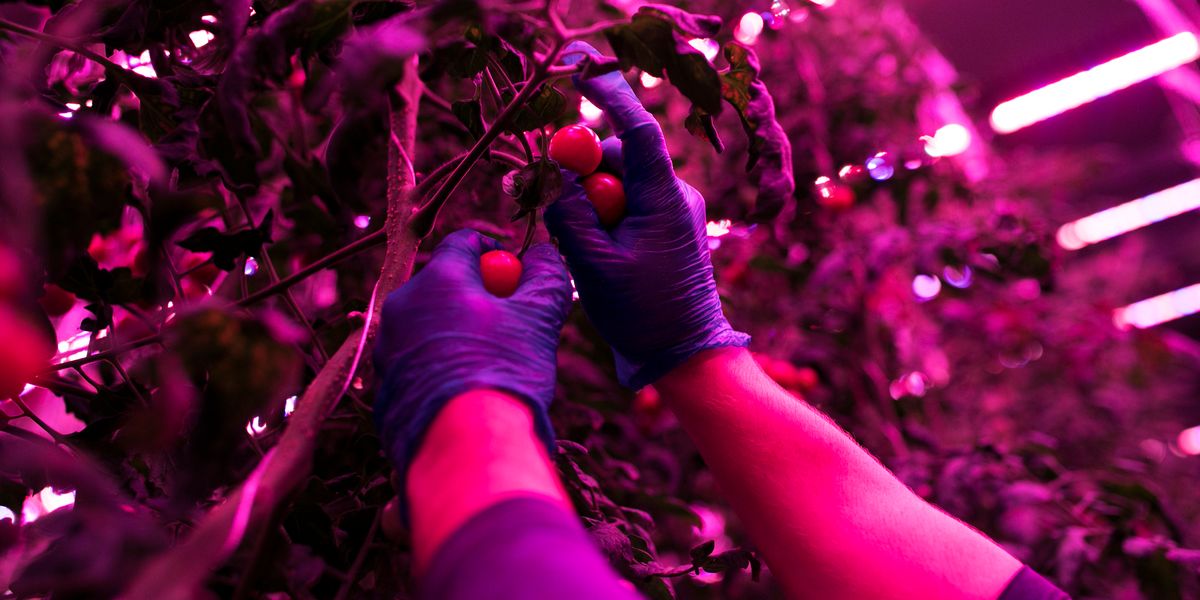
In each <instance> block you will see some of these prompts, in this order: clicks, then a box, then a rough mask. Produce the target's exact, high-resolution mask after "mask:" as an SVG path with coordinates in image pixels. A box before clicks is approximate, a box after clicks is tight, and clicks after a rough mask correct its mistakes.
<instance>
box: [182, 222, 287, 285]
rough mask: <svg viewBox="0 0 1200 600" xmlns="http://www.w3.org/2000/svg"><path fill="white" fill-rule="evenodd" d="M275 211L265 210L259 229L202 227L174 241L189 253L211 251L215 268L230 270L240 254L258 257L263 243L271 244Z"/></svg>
mask: <svg viewBox="0 0 1200 600" xmlns="http://www.w3.org/2000/svg"><path fill="white" fill-rule="evenodd" d="M274 215H275V213H274V211H268V212H267V215H266V216H265V217H263V220H262V223H260V224H259V225H258V227H252V228H250V229H243V230H241V231H235V232H233V233H225V232H223V231H221V230H219V229H217V228H215V227H203V228H201V229H197V230H196V231H194V232H192V234H191V235H189V236H187V237H186V238H184V239H183V240H180V241H179V242H177V243H178V244H179V246H180V247H182V248H184V249H187V250H191V251H192V252H211V253H212V262H213V264H214V265H216V266H217V268H219V269H222V270H225V271H232V270H233V267H234V262H235V261H236V260H237V259H238V258H240V257H241V256H242V255H248V256H258V252H259V249H260V248H262V245H263V244H269V243H271V222H272V220H273V219H274Z"/></svg>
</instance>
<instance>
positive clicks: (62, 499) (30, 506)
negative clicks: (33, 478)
mask: <svg viewBox="0 0 1200 600" xmlns="http://www.w3.org/2000/svg"><path fill="white" fill-rule="evenodd" d="M74 504H75V490H63V491H62V493H59V492H58V491H56V490H54V489H53V488H49V487H46V488H42V491H40V492H38V493H36V494H31V495H29V496H28V497H27V498H25V502H24V504H22V505H21V520H22V521H23V522H25V523H32V522H34V521H36V520H38V519H40V518H42V517H44V516H46V515H48V514H50V513H52V512H54V511H56V510H58V509H60V508H69V507H71V506H74Z"/></svg>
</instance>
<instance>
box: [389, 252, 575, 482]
mask: <svg viewBox="0 0 1200 600" xmlns="http://www.w3.org/2000/svg"><path fill="white" fill-rule="evenodd" d="M498 247H499V244H497V243H496V242H495V240H492V239H490V238H487V237H485V236H483V235H481V234H479V233H478V232H475V231H472V230H469V229H464V230H461V231H457V232H455V233H453V234H451V235H449V236H447V237H446V239H445V240H443V241H442V243H441V244H439V245H438V246H437V248H436V249H434V251H433V257H432V258H431V259H430V261H429V264H428V265H426V266H425V268H424V269H421V271H420V272H419V273H417V275H416V276H414V277H413V278H412V280H410V281H409V282H408V283H406V284H404V285H403V286H401V287H400V288H399V289H398V290H396V291H395V292H392V294H391V295H390V296H388V299H387V302H386V303H385V304H384V307H383V317H382V321H381V324H380V328H379V339H378V341H377V342H376V344H375V369H376V371H377V372H378V373H379V378H380V382H381V383H380V386H379V392H378V395H377V396H376V398H375V424H376V428H377V430H378V432H379V435H380V438H381V439H382V440H383V444H384V449H385V451H386V452H387V453H388V455H389V457H390V458H391V459H392V461H393V462H394V464H395V467H396V472H397V473H398V474H399V477H398V479H399V481H400V482H401V485H403V484H404V482H405V479H406V477H405V475H406V473H407V470H408V465H409V463H410V462H411V461H412V458H413V456H414V454H415V453H416V451H417V448H418V447H419V445H420V443H421V440H422V439H423V437H424V435H425V431H426V429H427V428H428V427H429V424H430V423H431V422H432V421H433V419H434V417H435V416H437V413H438V411H440V410H441V408H442V407H443V406H445V405H446V403H447V402H449V401H450V400H451V399H453V398H454V397H456V396H458V395H460V394H462V393H464V392H468V391H471V390H475V389H481V388H488V389H496V390H502V391H504V392H508V393H510V394H512V395H513V396H514V397H516V398H518V399H520V400H522V401H524V402H525V403H526V404H528V405H529V407H530V409H532V412H533V420H534V427H535V429H536V433H537V435H538V437H539V438H541V439H542V441H544V442H545V443H546V446H547V450H551V449H552V448H553V446H554V429H553V428H552V427H551V425H550V418H549V416H548V415H547V410H548V409H549V407H550V402H551V401H552V400H553V399H554V382H555V357H556V354H557V349H558V338H559V333H560V332H561V331H562V326H563V322H564V321H565V319H566V316H567V311H568V309H569V308H570V305H571V285H570V280H569V279H568V277H567V270H566V267H565V266H563V264H562V260H561V259H560V258H559V255H558V251H556V250H555V249H554V247H553V246H551V245H550V244H538V245H535V246H533V247H531V248H530V249H529V251H528V252H527V253H526V254H525V258H524V261H523V264H524V270H523V272H522V275H521V281H520V284H519V285H518V287H517V291H516V293H514V294H513V295H512V296H510V297H508V298H499V297H496V296H493V295H492V294H491V293H490V292H488V291H487V290H486V289H484V287H483V281H482V279H481V275H480V267H479V257H480V255H481V254H483V253H484V252H487V251H489V250H494V249H497V248H498ZM400 492H401V493H400V494H399V496H400V500H401V502H402V503H403V502H405V500H406V499H405V495H404V493H403V490H400Z"/></svg>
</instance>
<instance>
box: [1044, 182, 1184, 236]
mask: <svg viewBox="0 0 1200 600" xmlns="http://www.w3.org/2000/svg"><path fill="white" fill-rule="evenodd" d="M1196 208H1200V179H1193V180H1192V181H1189V182H1187V183H1181V184H1179V185H1177V186H1175V187H1171V188H1167V189H1165V190H1162V191H1159V192H1155V193H1153V194H1150V195H1149V196H1144V197H1142V198H1138V199H1137V200H1131V201H1129V202H1126V203H1124V204H1120V205H1117V206H1114V207H1112V208H1109V209H1106V210H1102V211H1100V212H1098V213H1095V214H1092V215H1088V216H1086V217H1084V218H1082V219H1079V220H1076V221H1071V222H1070V223H1067V224H1065V225H1063V226H1062V227H1059V228H1058V236H1057V237H1058V245H1060V246H1062V247H1063V248H1066V249H1067V250H1078V249H1080V248H1083V247H1084V246H1089V245H1091V244H1095V243H1097V242H1102V241H1104V240H1107V239H1110V238H1114V237H1117V236H1119V235H1121V234H1123V233H1129V232H1130V231H1133V230H1135V229H1141V228H1142V227H1145V226H1147V225H1150V224H1151V223H1157V222H1159V221H1162V220H1164V219H1169V218H1171V217H1174V216H1176V215H1179V214H1182V213H1185V212H1188V211H1190V210H1194V209H1196Z"/></svg>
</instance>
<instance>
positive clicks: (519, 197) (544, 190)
mask: <svg viewBox="0 0 1200 600" xmlns="http://www.w3.org/2000/svg"><path fill="white" fill-rule="evenodd" d="M501 188H502V189H503V190H504V193H505V194H508V195H509V196H512V197H513V198H514V199H515V200H516V201H517V206H518V209H517V212H516V214H514V215H513V217H512V220H514V221H516V220H518V219H520V218H521V217H523V216H525V215H527V214H529V213H530V212H532V211H535V210H537V209H539V208H542V207H543V206H546V205H547V204H550V203H551V202H554V201H555V200H556V199H558V196H559V194H560V193H562V171H560V170H559V168H558V163H556V162H554V161H553V160H549V159H544V160H536V161H534V162H532V163H529V164H527V165H525V166H524V167H521V168H520V169H518V170H515V171H509V172H508V174H506V175H505V176H504V179H503V180H502V181H501Z"/></svg>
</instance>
